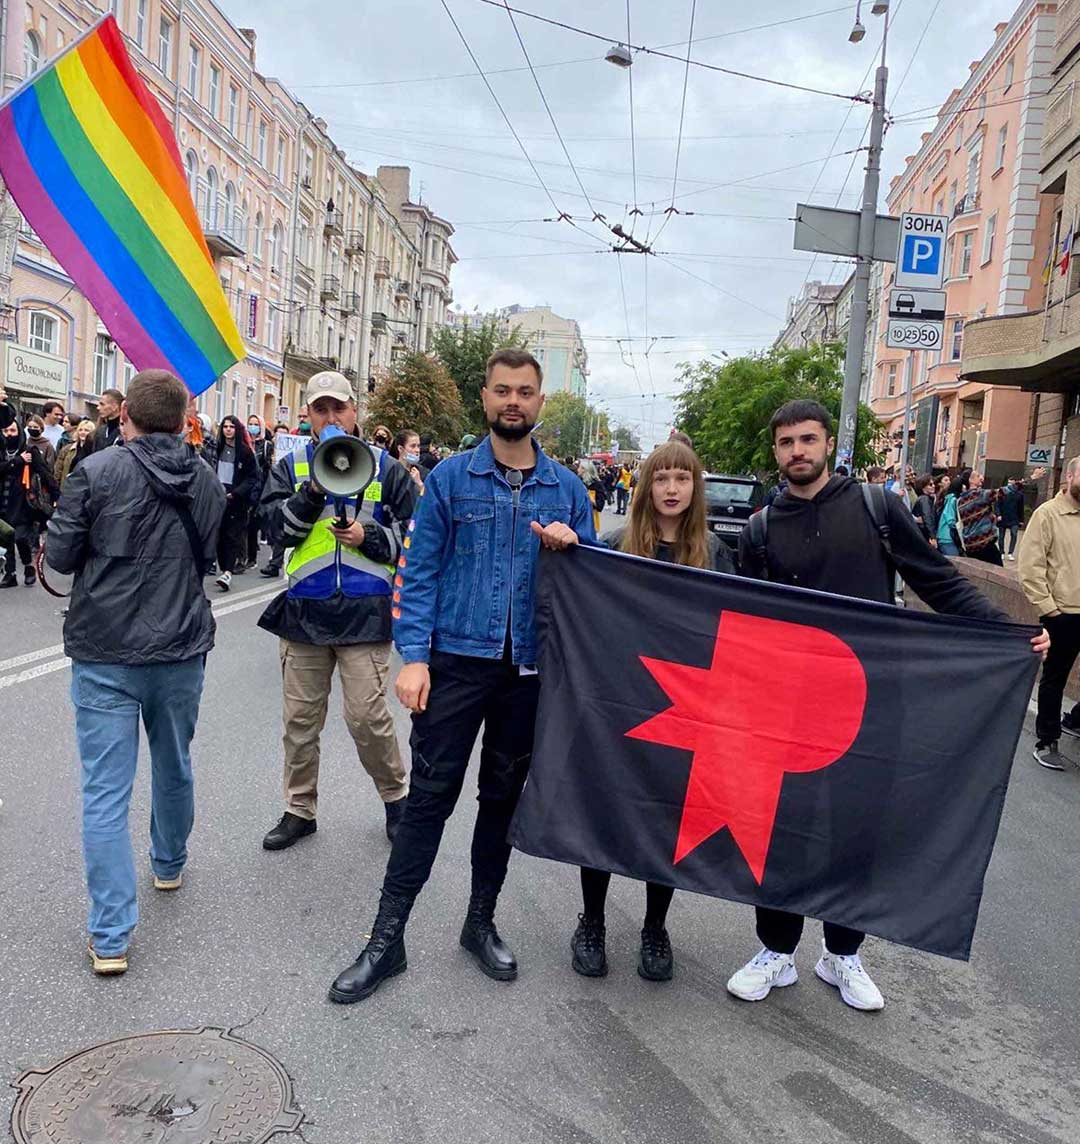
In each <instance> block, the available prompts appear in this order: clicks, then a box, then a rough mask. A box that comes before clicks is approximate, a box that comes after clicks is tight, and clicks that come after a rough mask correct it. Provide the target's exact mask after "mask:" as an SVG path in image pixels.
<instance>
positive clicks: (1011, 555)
mask: <svg viewBox="0 0 1080 1144" xmlns="http://www.w3.org/2000/svg"><path fill="white" fill-rule="evenodd" d="M1009 559H1010V560H1015V559H1016V557H1015V556H1013V554H1012V553H1011V552H1010V553H1009Z"/></svg>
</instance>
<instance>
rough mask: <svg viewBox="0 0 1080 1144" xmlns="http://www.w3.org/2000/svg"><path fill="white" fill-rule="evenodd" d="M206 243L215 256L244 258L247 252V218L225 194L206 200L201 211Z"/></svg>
mask: <svg viewBox="0 0 1080 1144" xmlns="http://www.w3.org/2000/svg"><path fill="white" fill-rule="evenodd" d="M199 221H200V222H201V223H202V228H203V234H204V235H205V236H206V245H207V246H208V247H209V248H210V253H211V254H212V255H213V256H214V257H215V258H243V257H244V255H245V254H246V253H247V218H246V217H245V215H244V214H243V212H242V211H238V210H237V209H236V208H235V207H234V206H232V204H231V203H227V202H226V200H225V198H224V196H222V195H219V196H218V197H217V200H216V201H214V202H210V203H207V202H204V203H203V207H202V209H201V210H200V211H199Z"/></svg>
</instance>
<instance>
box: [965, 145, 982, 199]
mask: <svg viewBox="0 0 1080 1144" xmlns="http://www.w3.org/2000/svg"><path fill="white" fill-rule="evenodd" d="M980 158H982V148H981V147H976V148H975V150H974V151H972V152H971V155H970V156H969V157H968V170H967V188H966V190H965V191H964V193H965V194H966V195H971V196H972V197H974V196H975V195H976V194H977V193H978V190H979V160H980Z"/></svg>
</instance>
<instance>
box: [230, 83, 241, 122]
mask: <svg viewBox="0 0 1080 1144" xmlns="http://www.w3.org/2000/svg"><path fill="white" fill-rule="evenodd" d="M239 122H240V89H239V88H238V87H236V86H235V85H234V84H231V83H230V84H229V134H230V135H235V134H236V125H237V124H238V123H239Z"/></svg>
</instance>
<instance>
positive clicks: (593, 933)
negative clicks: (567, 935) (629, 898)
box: [577, 914, 605, 953]
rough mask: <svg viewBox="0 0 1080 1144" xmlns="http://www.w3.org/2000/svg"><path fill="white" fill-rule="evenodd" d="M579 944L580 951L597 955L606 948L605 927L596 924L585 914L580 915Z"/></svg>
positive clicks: (601, 924) (600, 923)
mask: <svg viewBox="0 0 1080 1144" xmlns="http://www.w3.org/2000/svg"><path fill="white" fill-rule="evenodd" d="M578 923H579V924H578V932H577V944H578V947H579V948H580V949H584V950H587V951H589V952H591V953H595V952H596V951H597V950H600V949H602V948H603V946H604V935H605V926H604V923H603V922H594V921H592V920H591V919H589V918H587V917H586V916H585V915H584V914H578Z"/></svg>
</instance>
